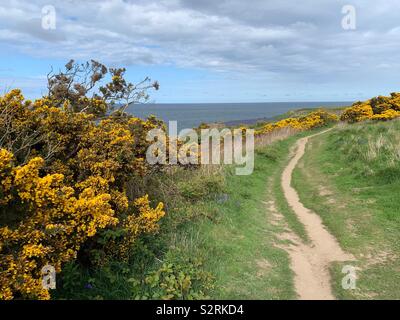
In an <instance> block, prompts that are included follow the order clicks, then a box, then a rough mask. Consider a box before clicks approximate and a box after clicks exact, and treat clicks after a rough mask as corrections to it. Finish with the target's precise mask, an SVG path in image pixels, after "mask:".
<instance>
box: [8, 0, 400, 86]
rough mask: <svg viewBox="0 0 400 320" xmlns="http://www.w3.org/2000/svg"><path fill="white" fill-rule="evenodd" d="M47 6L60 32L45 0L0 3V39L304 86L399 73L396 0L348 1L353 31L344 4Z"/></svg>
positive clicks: (41, 49)
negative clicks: (46, 26)
mask: <svg viewBox="0 0 400 320" xmlns="http://www.w3.org/2000/svg"><path fill="white" fill-rule="evenodd" d="M51 2H52V3H50V4H52V5H54V7H55V8H56V12H57V29H56V30H52V31H48V30H43V29H41V28H40V18H41V8H42V6H44V5H48V4H49V1H42V0H40V1H28V0H12V1H3V0H0V41H1V45H2V46H8V47H11V48H13V49H15V50H17V51H19V52H22V53H24V54H28V55H32V56H35V57H43V58H61V59H64V60H68V59H69V58H71V57H72V58H77V59H82V60H86V59H91V58H95V59H99V60H101V61H103V62H105V63H112V64H120V65H124V66H129V65H133V64H149V65H157V64H159V65H171V64H172V65H176V66H178V67H195V68H206V69H210V70H213V71H219V72H228V73H229V72H230V73H232V72H236V73H242V74H244V75H246V76H250V77H252V78H254V79H255V78H257V77H259V76H260V75H264V76H265V77H266V78H268V77H270V78H273V77H275V78H276V77H278V75H279V78H280V79H282V81H284V79H287V80H288V81H290V80H293V79H297V80H299V79H300V80H303V81H308V82H310V83H312V82H315V83H321V82H324V83H329V82H332V81H336V80H340V81H343V79H347V81H355V80H356V79H358V81H365V80H363V79H364V78H363V76H365V75H371V74H374V73H379V76H380V77H384V76H385V75H386V74H387V73H389V72H391V73H393V72H394V71H395V70H397V71H399V63H398V62H397V61H396V57H397V56H398V52H399V51H400V41H399V40H400V32H399V30H400V26H399V19H398V13H399V12H400V2H399V1H397V0H386V1H385V0H375V1H373V0H363V1H361V0H354V1H352V2H353V4H354V6H355V7H356V10H357V23H358V26H357V29H356V30H354V31H345V30H343V29H342V28H341V19H342V13H341V8H342V6H343V5H344V4H348V1H347V0H346V1H342V0H338V1H331V0H320V1H318V3H317V2H316V1H315V0H304V1H298V2H294V1H282V0H270V1H264V0H254V1H242V0H229V1H228V0H219V1H214V0H201V1H200V0H171V1H168V0H164V1H152V0H146V1H145V0H137V1H123V0H110V1H106V0H99V1H78V0H76V1H75V0H69V1H61V0H53V1H51ZM383 66H385V67H383ZM386 66H390V68H389V67H386ZM285 77H286V78H285Z"/></svg>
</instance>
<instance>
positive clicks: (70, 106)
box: [0, 61, 165, 299]
mask: <svg viewBox="0 0 400 320" xmlns="http://www.w3.org/2000/svg"><path fill="white" fill-rule="evenodd" d="M90 66H91V67H90ZM85 67H86V68H89V69H85ZM90 68H91V69H90ZM87 70H91V72H92V73H91V76H89V79H90V81H89V83H88V84H87V85H85V84H82V83H80V82H78V81H76V79H75V76H76V75H77V74H79V72H86V71H87ZM106 73H107V69H106V68H105V67H104V66H103V65H101V64H99V63H96V62H93V61H92V63H91V65H90V64H87V65H83V67H82V66H79V65H76V64H74V63H73V62H70V63H68V64H67V65H66V72H64V73H61V74H58V75H54V76H50V77H49V94H48V95H47V96H45V97H43V98H41V99H37V100H35V101H33V102H32V101H29V100H25V99H24V97H23V95H22V93H21V91H20V90H12V91H10V92H9V93H7V94H5V95H4V96H2V97H0V137H2V138H1V140H0V178H1V180H0V181H1V182H0V299H12V298H39V299H48V298H50V295H49V292H48V290H46V289H44V288H43V287H42V284H41V269H42V267H43V266H45V265H48V264H49V265H52V266H53V267H55V269H56V271H57V272H60V271H61V269H62V267H63V265H64V264H65V263H66V262H67V261H71V260H74V259H76V258H78V259H80V260H81V261H84V262H85V263H86V264H99V263H106V262H107V260H108V259H115V258H118V259H121V260H126V259H127V258H128V257H127V255H128V252H129V250H127V247H129V246H130V245H131V244H132V243H133V242H134V241H135V240H136V239H137V238H138V237H139V236H140V235H141V234H145V233H154V232H156V231H157V230H158V224H157V222H158V221H159V220H160V219H161V218H162V217H163V216H164V214H165V212H164V210H163V204H162V203H158V204H156V205H155V206H154V207H153V206H151V204H150V199H149V196H148V195H147V194H132V193H128V192H127V185H128V184H132V183H134V182H133V181H140V180H142V179H143V178H144V177H145V176H146V175H148V174H150V172H154V170H159V169H160V168H150V167H149V166H148V165H147V164H146V162H145V161H144V159H145V152H146V149H147V147H148V142H147V141H146V140H145V137H146V134H147V132H148V131H149V130H151V129H153V128H164V125H163V123H162V122H160V121H158V120H156V119H155V118H153V117H150V118H148V119H147V120H141V119H138V118H135V117H132V116H129V115H127V114H126V113H125V112H124V110H125V109H124V107H126V105H123V106H122V107H120V108H118V109H117V110H116V111H113V109H115V104H114V103H116V102H117V104H118V101H119V100H118V99H126V98H127V97H128V96H131V95H132V94H133V93H136V96H138V97H139V98H141V97H145V90H146V88H150V87H154V88H156V89H157V88H158V84H157V83H154V84H151V85H149V86H147V87H146V86H141V85H140V84H139V85H133V84H130V83H127V82H126V81H125V80H124V79H123V73H124V69H110V73H111V75H112V80H111V82H110V83H108V84H107V85H105V86H104V87H100V92H99V93H95V94H93V95H92V96H91V97H89V96H88V94H89V92H90V90H91V89H92V88H93V87H95V84H96V83H97V81H99V80H100V79H102V78H103V77H104V76H105V74H106ZM145 80H146V81H147V80H148V79H147V78H146V79H145ZM133 96H135V95H133ZM125 101H126V100H125ZM130 102H132V101H130Z"/></svg>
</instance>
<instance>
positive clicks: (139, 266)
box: [55, 133, 306, 299]
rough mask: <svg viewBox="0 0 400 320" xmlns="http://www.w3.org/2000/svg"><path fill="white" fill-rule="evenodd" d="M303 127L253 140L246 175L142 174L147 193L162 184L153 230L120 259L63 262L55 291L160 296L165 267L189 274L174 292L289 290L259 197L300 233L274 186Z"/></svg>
mask: <svg viewBox="0 0 400 320" xmlns="http://www.w3.org/2000/svg"><path fill="white" fill-rule="evenodd" d="M286 134H291V133H282V135H283V136H282V137H281V138H283V137H284V136H286ZM305 134H306V133H303V134H297V135H295V136H291V137H289V138H287V139H284V140H280V141H276V142H273V143H271V144H269V145H266V146H261V147H259V148H258V149H257V151H256V155H255V157H256V158H255V169H254V172H253V174H251V175H249V176H237V175H235V174H234V167H203V168H200V169H197V170H177V171H176V172H173V173H171V174H170V175H167V176H165V177H164V178H163V179H161V180H158V181H156V182H149V181H148V182H147V183H146V186H147V187H148V188H151V189H152V194H153V195H154V194H155V193H154V190H164V192H165V190H168V192H167V194H159V195H158V198H159V199H156V200H163V201H164V202H165V203H166V204H167V212H168V215H167V216H166V217H165V218H164V219H163V222H162V225H161V230H160V232H159V234H157V235H154V236H148V237H145V238H143V239H142V240H141V241H138V242H137V243H136V245H135V246H134V248H133V258H132V259H131V261H129V262H127V263H122V262H120V261H116V262H114V263H111V264H108V265H107V266H104V267H102V268H96V269H82V268H81V267H79V265H78V264H76V263H75V264H71V265H69V266H67V267H66V268H65V271H64V272H63V276H62V282H63V286H62V289H60V290H57V291H58V292H57V293H58V294H57V295H56V296H55V297H56V298H75V299H134V298H139V299H143V298H146V299H147V298H150V299H152V298H160V297H161V298H163V297H168V294H166V292H165V290H164V289H160V288H161V287H165V286H167V285H168V284H166V283H165V282H162V278H163V274H164V273H165V269H172V271H171V270H170V271H168V272H169V273H168V274H167V275H166V276H164V278H168V279H169V277H170V273H171V274H172V275H173V277H174V279H177V278H178V277H179V276H180V275H181V274H182V273H183V274H184V275H187V276H190V278H191V279H192V286H191V289H190V290H188V292H186V293H185V294H181V292H178V293H175V294H176V295H175V296H173V297H171V298H174V299H188V298H199V297H200V298H201V297H209V298H211V299H294V298H296V294H295V290H294V284H293V273H292V271H291V269H290V261H289V257H288V254H287V252H286V251H284V250H283V249H281V248H278V247H277V246H276V244H277V242H279V240H278V239H277V235H278V234H279V233H281V232H283V230H282V226H277V225H274V224H271V219H272V217H271V216H272V213H271V212H269V211H268V208H267V206H266V204H265V202H266V201H269V200H274V201H275V203H276V206H277V209H278V210H279V211H280V212H281V213H282V214H283V216H284V217H285V220H286V222H287V224H288V225H289V226H290V227H291V228H292V229H293V230H295V232H296V233H298V234H299V235H300V236H301V237H303V239H306V233H305V230H304V227H303V225H302V224H301V223H300V222H299V221H298V220H297V217H296V215H295V214H294V213H293V211H292V210H291V209H290V208H289V207H288V206H287V204H286V202H285V199H284V196H283V194H282V190H281V187H280V176H281V173H282V170H283V168H284V167H285V165H286V164H287V162H288V161H289V158H290V149H291V147H292V146H293V145H294V143H295V142H296V140H297V139H298V138H299V137H300V136H303V135H305ZM278 138H279V137H274V138H273V139H278ZM263 141H264V140H263ZM261 142H262V141H260V144H262V143H261ZM264 142H266V143H267V142H268V143H270V142H271V141H266V140H265V141H264ZM160 184H162V187H160ZM166 266H171V268H169V267H166ZM160 270H161V271H160ZM160 272H161V273H160ZM149 275H150V277H149ZM149 279H150V283H149ZM154 279H155V280H154ZM151 281H153V282H151ZM177 282H178V280H176V281H175V282H174V284H176V283H177ZM88 285H89V287H90V288H89V289H88ZM170 289H171V288H170ZM171 290H172V289H171ZM172 291H173V290H172ZM173 292H174V291H173Z"/></svg>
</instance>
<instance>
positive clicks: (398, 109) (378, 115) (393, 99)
mask: <svg viewBox="0 0 400 320" xmlns="http://www.w3.org/2000/svg"><path fill="white" fill-rule="evenodd" d="M398 117H400V93H391V95H390V97H385V96H379V97H375V98H372V99H370V100H367V101H364V102H356V103H354V104H353V105H352V106H351V107H350V108H347V109H346V110H345V111H344V112H343V114H342V116H341V120H342V121H347V122H349V123H355V122H360V121H365V120H370V119H371V120H391V119H395V118H398Z"/></svg>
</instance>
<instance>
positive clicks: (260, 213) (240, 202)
mask: <svg viewBox="0 0 400 320" xmlns="http://www.w3.org/2000/svg"><path fill="white" fill-rule="evenodd" d="M293 142H294V138H289V139H286V140H284V141H279V142H275V143H274V144H272V145H271V146H267V147H264V148H262V149H261V150H258V152H256V158H255V164H256V166H255V171H254V173H253V174H252V175H250V176H236V175H233V174H232V172H230V173H228V176H227V186H228V190H227V192H228V195H229V200H228V201H227V202H226V203H225V204H223V205H220V206H219V207H218V210H219V212H220V219H219V222H218V223H217V224H210V223H208V222H207V223H205V224H203V226H202V227H201V233H202V234H203V235H204V236H205V241H204V244H205V250H206V251H207V252H209V253H210V256H209V259H208V261H207V266H208V268H209V270H211V271H212V273H213V274H214V275H215V278H216V285H215V288H216V289H215V291H214V292H213V298H217V299H293V298H294V297H295V293H294V288H293V275H292V271H291V270H290V267H289V264H290V263H289V259H288V255H287V253H286V252H285V251H284V250H282V249H279V248H277V247H276V246H275V242H276V234H277V233H278V232H279V231H280V230H279V227H277V226H274V225H272V224H271V223H270V220H271V216H270V213H269V212H268V210H267V208H266V205H265V201H266V200H268V198H269V197H270V193H268V194H267V191H268V182H271V181H273V180H274V178H275V177H276V176H277V174H278V173H279V171H280V169H281V167H282V166H283V164H284V163H285V162H286V161H287V157H288V154H289V148H290V146H291V144H292V143H293ZM271 178H272V179H271ZM269 187H270V188H271V185H270V186H269Z"/></svg>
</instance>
